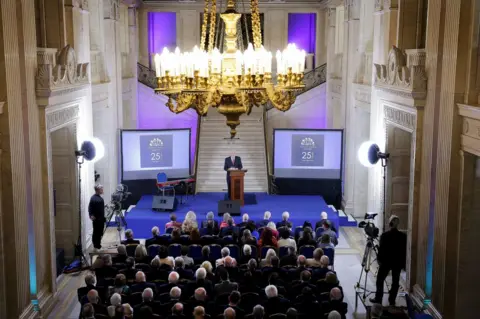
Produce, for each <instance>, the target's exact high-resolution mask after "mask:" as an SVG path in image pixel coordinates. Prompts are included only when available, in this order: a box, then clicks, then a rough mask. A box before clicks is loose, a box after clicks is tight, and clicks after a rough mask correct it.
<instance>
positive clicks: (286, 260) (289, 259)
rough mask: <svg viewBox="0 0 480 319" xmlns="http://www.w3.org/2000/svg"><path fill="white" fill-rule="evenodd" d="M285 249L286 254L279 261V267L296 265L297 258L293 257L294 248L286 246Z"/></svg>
mask: <svg viewBox="0 0 480 319" xmlns="http://www.w3.org/2000/svg"><path fill="white" fill-rule="evenodd" d="M287 249H288V254H287V255H285V256H283V257H282V258H281V259H280V267H283V266H296V265H297V256H296V255H295V248H294V247H292V246H288V248H287Z"/></svg>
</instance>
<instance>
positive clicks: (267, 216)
mask: <svg viewBox="0 0 480 319" xmlns="http://www.w3.org/2000/svg"><path fill="white" fill-rule="evenodd" d="M270 218H272V213H270V212H269V211H266V212H265V213H264V214H263V220H261V221H259V222H258V223H257V227H258V228H260V227H265V226H267V224H268V223H269V222H270Z"/></svg>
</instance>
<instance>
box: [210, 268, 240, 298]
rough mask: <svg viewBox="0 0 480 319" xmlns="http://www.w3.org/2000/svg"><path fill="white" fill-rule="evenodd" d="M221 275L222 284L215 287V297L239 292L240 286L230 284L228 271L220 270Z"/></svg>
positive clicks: (233, 283)
mask: <svg viewBox="0 0 480 319" xmlns="http://www.w3.org/2000/svg"><path fill="white" fill-rule="evenodd" d="M219 273H220V274H219V275H220V280H221V282H220V283H218V284H216V285H215V288H214V291H215V295H217V296H218V295H221V294H229V293H231V292H232V291H234V290H238V284H237V283H235V282H230V280H229V279H228V278H229V277H228V271H227V270H226V269H222V270H220V271H219Z"/></svg>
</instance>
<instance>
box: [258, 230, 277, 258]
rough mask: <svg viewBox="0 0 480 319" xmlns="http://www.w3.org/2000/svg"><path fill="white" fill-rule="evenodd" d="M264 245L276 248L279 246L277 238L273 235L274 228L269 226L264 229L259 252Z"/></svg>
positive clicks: (259, 242)
mask: <svg viewBox="0 0 480 319" xmlns="http://www.w3.org/2000/svg"><path fill="white" fill-rule="evenodd" d="M263 246H273V247H275V248H277V247H278V242H277V238H276V237H275V236H273V233H272V230H271V229H270V228H268V227H266V228H265V229H264V230H263V232H262V235H261V236H260V239H259V240H258V248H259V253H261V249H262V247H263Z"/></svg>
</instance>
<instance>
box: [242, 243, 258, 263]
mask: <svg viewBox="0 0 480 319" xmlns="http://www.w3.org/2000/svg"><path fill="white" fill-rule="evenodd" d="M242 251H243V254H242V255H241V256H240V260H239V261H238V264H239V265H245V264H246V263H248V261H249V260H250V259H252V258H256V256H252V247H251V246H250V245H248V244H245V245H243V248H242Z"/></svg>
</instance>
